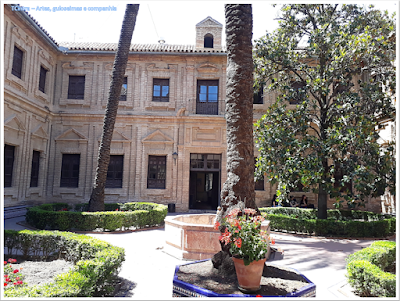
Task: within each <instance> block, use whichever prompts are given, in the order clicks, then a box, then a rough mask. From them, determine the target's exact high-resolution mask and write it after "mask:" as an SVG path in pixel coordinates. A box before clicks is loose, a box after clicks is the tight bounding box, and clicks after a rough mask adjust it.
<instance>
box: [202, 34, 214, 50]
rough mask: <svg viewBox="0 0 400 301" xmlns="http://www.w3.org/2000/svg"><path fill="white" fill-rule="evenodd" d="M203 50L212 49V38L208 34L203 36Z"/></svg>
mask: <svg viewBox="0 0 400 301" xmlns="http://www.w3.org/2000/svg"><path fill="white" fill-rule="evenodd" d="M204 48H214V37H213V36H212V34H210V33H208V34H206V35H205V36H204Z"/></svg>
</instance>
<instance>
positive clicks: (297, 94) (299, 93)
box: [290, 82, 306, 105]
mask: <svg viewBox="0 0 400 301" xmlns="http://www.w3.org/2000/svg"><path fill="white" fill-rule="evenodd" d="M291 88H292V89H293V97H292V99H291V100H290V104H292V105H293V104H299V103H302V102H303V101H304V99H305V96H306V94H305V90H304V88H305V84H304V83H302V82H291Z"/></svg>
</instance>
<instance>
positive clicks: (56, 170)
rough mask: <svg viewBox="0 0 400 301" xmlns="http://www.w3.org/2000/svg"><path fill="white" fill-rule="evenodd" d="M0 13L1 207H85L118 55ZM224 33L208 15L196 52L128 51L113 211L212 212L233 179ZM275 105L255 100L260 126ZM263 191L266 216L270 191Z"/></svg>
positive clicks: (259, 193)
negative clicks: (149, 207)
mask: <svg viewBox="0 0 400 301" xmlns="http://www.w3.org/2000/svg"><path fill="white" fill-rule="evenodd" d="M4 12H5V13H4V15H5V17H4V113H3V114H4V115H3V118H4V206H5V207H9V206H16V205H21V204H37V203H46V202H68V203H82V202H88V200H89V198H90V194H91V190H92V183H93V179H94V175H95V169H96V159H97V153H98V148H99V143H100V137H101V133H102V126H103V118H104V113H105V108H106V104H107V97H108V89H109V85H110V81H111V71H112V66H113V61H114V55H115V51H116V47H117V45H116V44H111V43H110V44H108V43H101V44H100V43H64V44H59V43H57V42H56V41H55V40H54V39H52V38H51V37H50V36H49V35H48V34H47V33H46V31H45V30H44V29H43V28H41V27H40V25H39V24H38V23H37V22H36V21H35V20H34V19H33V18H31V17H30V16H29V15H28V14H26V13H25V12H21V11H12V10H11V5H5V9H4ZM222 29H223V26H222V24H220V23H219V22H218V21H216V20H214V19H212V18H211V17H207V18H206V19H204V20H203V21H201V22H200V23H198V24H197V25H196V35H195V36H194V37H193V38H194V41H195V45H169V44H164V43H162V44H155V45H139V44H132V45H131V51H130V54H129V60H128V65H127V69H126V73H125V77H126V79H125V82H124V85H123V93H122V94H121V98H120V102H119V109H118V117H117V120H116V124H115V130H114V134H113V140H112V145H111V160H110V167H109V173H108V178H107V185H106V186H107V187H106V190H105V193H106V198H105V201H106V202H132V201H151V202H156V203H162V204H175V208H176V211H178V212H186V211H189V210H215V209H216V207H217V206H218V204H219V202H220V200H219V198H220V190H221V187H222V184H223V183H224V181H225V180H226V177H227V176H226V170H225V165H226V147H227V146H226V122H225V117H224V111H225V107H224V106H225V82H226V63H227V57H226V51H225V49H224V48H223V46H222V43H221V42H222V41H221V36H222ZM274 97H275V96H274V95H263V96H261V98H259V99H258V100H256V101H255V104H254V105H253V109H254V121H256V120H257V119H258V118H260V117H261V116H262V114H263V113H264V112H265V110H266V108H267V107H268V106H269V105H270V104H271V103H272V102H273V101H274ZM256 152H257V151H256ZM254 156H255V157H256V156H257V153H255V154H254ZM256 187H257V188H256V201H257V204H258V205H259V206H270V204H271V198H272V196H273V194H274V193H275V188H274V187H271V185H270V184H269V183H268V182H267V181H266V180H265V181H258V182H257V185H256ZM293 194H294V195H295V196H297V197H299V196H301V195H302V194H303V192H298V193H296V192H294V193H293ZM305 194H306V195H307V196H308V198H309V202H310V203H313V204H316V203H317V199H316V197H317V196H316V195H315V194H313V193H305ZM332 203H333V201H332V202H331V203H330V204H329V206H328V207H332ZM373 203H374V202H372V203H371V206H372V205H373ZM374 204H377V205H379V203H376V202H375V203H374ZM375 207H376V206H375ZM375 207H374V208H372V207H371V208H367V209H373V210H374V211H377V210H378V209H379V208H378V209H377V208H375ZM378 207H379V206H378Z"/></svg>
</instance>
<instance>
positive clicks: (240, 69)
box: [218, 4, 257, 218]
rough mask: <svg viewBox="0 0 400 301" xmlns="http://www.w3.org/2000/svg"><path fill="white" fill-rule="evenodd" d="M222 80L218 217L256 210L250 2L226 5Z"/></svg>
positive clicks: (251, 17)
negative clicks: (223, 173)
mask: <svg viewBox="0 0 400 301" xmlns="http://www.w3.org/2000/svg"><path fill="white" fill-rule="evenodd" d="M225 23H226V28H225V30H226V45H227V52H228V62H227V69H226V73H227V81H226V100H225V103H226V112H225V116H226V137H227V159H226V160H227V162H226V169H227V176H228V177H227V179H226V181H225V183H224V185H223V187H222V191H221V208H222V210H220V211H219V216H218V218H221V217H223V216H224V215H225V214H226V212H227V210H228V208H229V209H230V208H233V207H237V206H238V205H239V203H240V202H242V206H243V205H244V206H246V207H249V208H254V209H257V207H256V204H255V200H254V198H255V192H254V140H253V57H252V47H253V46H252V43H251V39H252V27H253V16H252V7H251V4H226V5H225Z"/></svg>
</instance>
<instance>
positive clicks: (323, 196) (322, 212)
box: [318, 185, 328, 219]
mask: <svg viewBox="0 0 400 301" xmlns="http://www.w3.org/2000/svg"><path fill="white" fill-rule="evenodd" d="M327 203H328V194H327V193H326V191H325V189H324V188H323V187H322V185H319V189H318V219H327V217H328V211H327V210H328V206H327Z"/></svg>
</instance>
